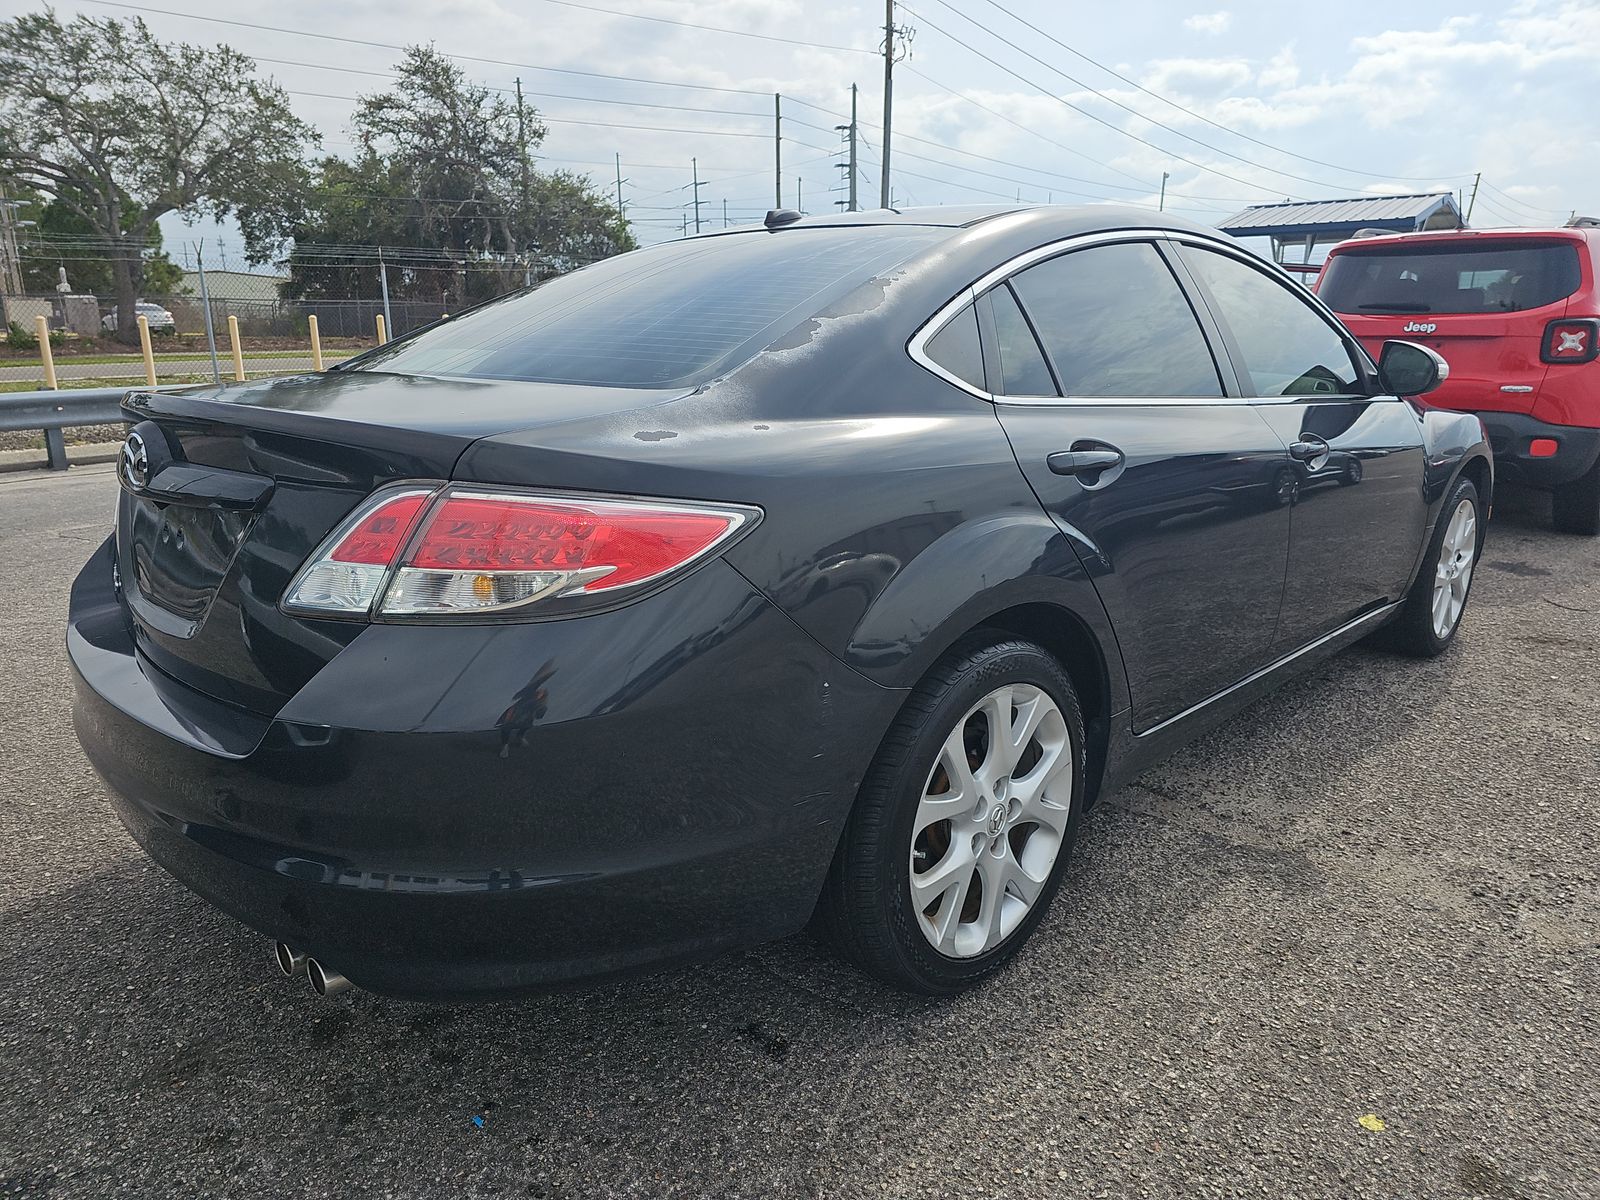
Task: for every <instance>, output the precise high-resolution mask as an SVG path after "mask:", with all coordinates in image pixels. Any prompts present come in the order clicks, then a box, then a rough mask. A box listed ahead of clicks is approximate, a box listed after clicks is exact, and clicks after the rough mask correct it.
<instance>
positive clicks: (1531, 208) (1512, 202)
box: [1479, 179, 1567, 216]
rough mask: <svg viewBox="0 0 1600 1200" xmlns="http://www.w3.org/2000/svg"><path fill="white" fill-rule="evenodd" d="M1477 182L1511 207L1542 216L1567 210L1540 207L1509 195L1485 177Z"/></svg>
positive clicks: (1559, 213) (1558, 213)
mask: <svg viewBox="0 0 1600 1200" xmlns="http://www.w3.org/2000/svg"><path fill="white" fill-rule="evenodd" d="M1479 182H1480V183H1481V184H1482V186H1483V187H1485V188H1487V189H1488V190H1489V191H1491V192H1493V193H1494V194H1495V195H1496V196H1499V197H1500V199H1501V201H1502V202H1504V203H1506V204H1508V205H1509V206H1511V207H1513V208H1520V209H1523V210H1525V211H1527V212H1530V213H1536V214H1539V215H1543V216H1548V215H1550V214H1551V213H1554V214H1556V215H1558V216H1559V215H1561V214H1562V213H1565V212H1566V211H1567V210H1566V209H1563V208H1542V207H1540V206H1539V205H1537V204H1529V203H1528V202H1527V201H1526V200H1522V199H1519V198H1518V197H1516V196H1513V195H1511V194H1510V193H1509V192H1506V191H1505V190H1503V189H1501V188H1497V187H1495V185H1494V184H1492V183H1490V182H1489V181H1488V180H1487V179H1483V180H1480V181H1479ZM1481 199H1482V198H1481V197H1480V202H1481Z"/></svg>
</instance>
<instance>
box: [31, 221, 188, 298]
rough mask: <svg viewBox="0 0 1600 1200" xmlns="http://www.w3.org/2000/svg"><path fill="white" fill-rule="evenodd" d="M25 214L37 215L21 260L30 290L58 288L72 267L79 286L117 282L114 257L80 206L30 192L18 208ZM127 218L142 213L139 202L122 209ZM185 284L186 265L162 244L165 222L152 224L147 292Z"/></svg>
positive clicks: (98, 290) (101, 288) (172, 290)
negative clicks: (86, 218)
mask: <svg viewBox="0 0 1600 1200" xmlns="http://www.w3.org/2000/svg"><path fill="white" fill-rule="evenodd" d="M17 216H18V218H19V219H21V220H25V221H32V222H33V225H32V227H31V228H29V229H28V230H27V231H26V235H27V236H26V240H25V245H24V249H23V260H22V287H23V290H24V291H28V292H53V291H55V290H56V284H57V283H58V282H59V280H60V274H59V271H60V270H61V269H64V270H65V271H66V272H67V281H68V282H69V283H70V284H71V285H72V288H73V290H74V291H77V292H92V293H94V294H95V295H104V294H106V293H108V292H110V291H111V290H112V288H113V287H114V286H115V285H114V282H113V280H112V273H111V260H110V259H109V258H107V257H106V255H105V250H104V248H103V247H102V246H101V245H100V242H99V239H98V238H97V237H96V236H95V234H94V230H93V229H92V228H91V227H90V225H89V222H87V221H85V220H84V219H83V217H82V216H80V215H79V213H78V211H77V210H76V209H75V208H73V207H72V206H70V205H68V204H64V203H62V202H61V201H59V200H46V199H44V198H42V197H38V196H32V197H26V198H24V199H23V201H22V206H21V207H20V208H19V209H18V210H17ZM122 219H123V223H124V224H131V223H132V222H135V221H137V220H138V219H139V210H138V209H137V207H130V208H129V209H128V210H127V211H126V212H125V213H124V214H123V218H122ZM182 287H183V268H181V267H180V266H178V264H177V263H175V262H173V261H172V259H171V258H169V257H168V256H167V252H166V251H165V250H163V249H162V248H161V227H160V226H159V225H152V226H150V232H149V235H148V236H147V237H146V239H145V249H144V294H146V295H150V296H170V295H174V294H176V293H177V292H179V291H180V290H181V289H182Z"/></svg>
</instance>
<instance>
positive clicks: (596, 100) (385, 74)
mask: <svg viewBox="0 0 1600 1200" xmlns="http://www.w3.org/2000/svg"><path fill="white" fill-rule="evenodd" d="M252 57H254V59H255V61H257V62H266V63H277V64H280V65H283V66H289V67H309V68H311V69H313V70H317V71H337V72H340V73H341V74H345V75H373V76H377V77H379V78H382V79H401V78H404V76H402V75H401V74H400V72H398V71H367V70H362V69H361V68H360V67H335V66H329V65H327V64H324V63H308V62H295V61H294V60H293V59H287V58H266V57H263V56H262V55H259V54H258V55H253V56H252ZM469 82H472V83H473V84H474V86H477V87H481V88H484V89H486V90H487V91H491V92H503V93H505V94H507V95H510V94H511V93H512V91H513V89H511V88H508V87H499V86H498V85H496V84H492V83H487V82H483V81H478V80H472V81H469ZM284 90H285V91H289V92H290V95H305V96H315V95H321V93H318V92H294V91H290V89H287V88H285V89H284ZM523 95H525V96H540V97H543V98H544V99H546V100H576V101H579V102H580V103H583V104H622V105H626V106H628V107H630V108H662V109H670V110H672V111H674V112H702V113H717V114H719V115H722V116H729V117H763V118H764V117H765V116H766V115H767V114H766V113H762V112H752V111H751V110H749V109H747V108H704V107H700V106H696V105H691V104H658V103H655V102H653V101H650V100H618V99H616V98H615V97H610V96H573V95H570V94H568V93H566V92H535V91H524V92H523ZM326 98H327V99H331V100H364V99H366V97H364V96H328V97H326ZM601 165H604V164H601Z"/></svg>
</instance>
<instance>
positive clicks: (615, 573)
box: [406, 495, 738, 592]
mask: <svg viewBox="0 0 1600 1200" xmlns="http://www.w3.org/2000/svg"><path fill="white" fill-rule="evenodd" d="M737 519H738V518H737V516H736V515H735V514H733V513H728V512H705V511H694V510H679V509H670V508H654V507H651V506H649V505H634V504H627V503H615V504H588V505H579V504H562V503H557V502H555V501H544V500H534V499H529V500H523V499H520V498H519V499H511V498H507V497H496V496H470V495H454V496H449V497H447V498H446V499H445V500H443V501H441V502H440V503H439V504H437V505H435V506H434V509H433V512H432V513H431V514H429V517H428V523H427V525H426V527H425V528H424V529H423V531H422V536H421V537H420V538H419V539H418V540H417V546H416V548H415V549H414V550H412V551H411V553H410V554H409V555H407V556H406V566H408V567H425V568H432V569H435V570H441V571H551V570H556V571H585V570H591V569H596V568H600V567H604V568H606V571H607V573H606V574H605V575H604V576H602V577H597V578H596V579H595V580H594V582H592V583H590V584H588V585H587V586H586V588H585V590H586V591H589V592H596V591H601V590H604V589H607V588H616V587H622V586H624V585H626V584H630V583H638V582H639V581H641V580H645V579H651V578H654V577H655V576H657V575H660V574H662V573H663V572H665V571H670V570H672V569H673V568H674V567H677V566H679V565H680V564H682V563H684V562H687V561H688V560H690V559H692V558H694V557H695V556H696V555H698V554H699V553H700V552H701V551H703V550H705V549H706V548H707V547H708V546H710V545H712V543H714V542H716V541H717V539H718V538H720V537H722V536H723V535H724V534H725V533H727V532H728V530H729V527H730V525H731V524H733V522H735V521H736V520H737Z"/></svg>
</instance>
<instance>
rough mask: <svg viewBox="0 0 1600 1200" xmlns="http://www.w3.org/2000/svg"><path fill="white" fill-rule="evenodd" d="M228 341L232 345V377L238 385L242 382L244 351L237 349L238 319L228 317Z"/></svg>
mask: <svg viewBox="0 0 1600 1200" xmlns="http://www.w3.org/2000/svg"><path fill="white" fill-rule="evenodd" d="M228 341H230V342H232V343H233V377H234V379H235V380H236V381H238V382H239V383H243V382H244V351H242V350H240V349H239V318H238V317H235V316H232V315H230V316H229V317H228Z"/></svg>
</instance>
